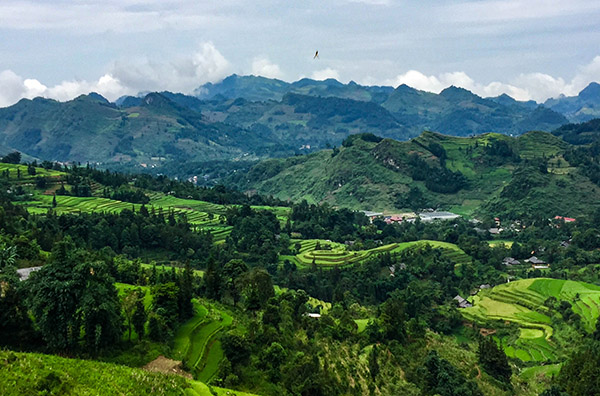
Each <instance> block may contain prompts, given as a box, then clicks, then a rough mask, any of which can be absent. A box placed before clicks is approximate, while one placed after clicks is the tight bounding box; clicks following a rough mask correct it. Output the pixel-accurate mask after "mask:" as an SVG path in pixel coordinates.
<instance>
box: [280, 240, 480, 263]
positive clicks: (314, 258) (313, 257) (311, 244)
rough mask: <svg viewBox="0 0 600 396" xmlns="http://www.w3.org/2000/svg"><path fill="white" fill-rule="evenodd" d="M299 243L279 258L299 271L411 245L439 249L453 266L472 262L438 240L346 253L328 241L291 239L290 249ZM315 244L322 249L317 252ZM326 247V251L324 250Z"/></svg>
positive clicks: (401, 249) (395, 251)
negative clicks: (288, 262)
mask: <svg viewBox="0 0 600 396" xmlns="http://www.w3.org/2000/svg"><path fill="white" fill-rule="evenodd" d="M297 243H300V245H301V248H300V250H299V252H298V254H296V255H282V256H280V257H279V261H280V263H283V262H285V260H289V261H291V262H293V263H295V264H296V265H297V266H298V267H300V268H310V267H311V266H312V265H313V262H314V264H315V265H317V266H318V267H321V268H333V267H344V266H349V265H353V264H356V263H360V262H362V261H364V260H366V259H368V258H370V257H374V256H375V255H377V254H381V253H399V252H401V251H403V250H404V249H407V248H409V247H412V246H419V245H425V244H428V245H430V246H431V247H433V248H439V249H442V251H443V254H444V256H446V257H447V258H448V259H449V260H451V261H452V262H453V263H455V264H457V265H460V264H463V263H466V262H469V261H470V260H471V259H470V258H469V256H467V254H466V253H465V252H463V251H462V250H461V249H460V248H459V247H458V246H456V245H454V244H452V243H447V242H440V241H430V240H420V241H414V242H402V243H392V244H389V245H383V246H379V247H376V248H373V249H368V250H348V249H347V248H346V246H345V245H344V244H342V243H337V242H331V241H327V240H323V239H306V240H291V242H290V249H292V250H295V245H296V244H297ZM317 243H319V244H320V246H321V249H319V250H316V246H317ZM325 247H328V248H325Z"/></svg>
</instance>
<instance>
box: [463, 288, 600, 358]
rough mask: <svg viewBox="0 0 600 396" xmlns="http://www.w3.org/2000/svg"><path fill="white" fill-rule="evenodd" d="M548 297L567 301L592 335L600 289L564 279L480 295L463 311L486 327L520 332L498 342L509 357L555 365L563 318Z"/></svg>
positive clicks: (464, 314)
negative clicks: (557, 321)
mask: <svg viewBox="0 0 600 396" xmlns="http://www.w3.org/2000/svg"><path fill="white" fill-rule="evenodd" d="M549 297H554V298H556V299H557V300H558V301H568V302H570V303H571V304H572V309H573V311H574V312H575V313H577V314H579V315H580V317H581V322H582V325H583V327H584V328H585V329H586V330H587V331H590V332H591V331H593V330H594V328H595V323H596V320H597V319H598V316H599V307H600V287H598V286H595V285H592V284H589V283H584V282H575V281H567V280H561V279H547V278H537V279H524V280H519V281H515V282H511V283H506V284H502V285H498V286H496V287H494V288H492V289H489V290H483V291H480V292H479V294H478V295H477V296H475V297H474V298H473V307H471V308H466V309H463V310H461V313H462V314H463V316H464V317H465V318H466V319H468V320H470V321H473V322H476V323H478V324H479V325H481V326H483V327H491V328H495V327H497V326H496V324H497V323H498V321H501V322H503V323H510V324H513V325H515V326H516V327H517V328H518V333H517V334H515V335H514V336H512V337H500V338H498V341H499V342H500V343H501V345H502V346H503V348H504V350H505V352H506V354H507V355H508V356H509V357H513V358H517V359H520V360H523V361H536V362H543V361H556V360H557V359H558V358H559V357H560V355H561V349H563V348H560V347H559V345H560V344H561V342H562V339H561V338H562V336H561V335H560V334H557V332H556V331H555V329H554V328H553V326H552V317H553V316H556V315H560V314H559V313H558V312H557V311H556V310H554V309H552V308H548V307H547V306H545V305H544V302H545V301H546V299H548V298H549Z"/></svg>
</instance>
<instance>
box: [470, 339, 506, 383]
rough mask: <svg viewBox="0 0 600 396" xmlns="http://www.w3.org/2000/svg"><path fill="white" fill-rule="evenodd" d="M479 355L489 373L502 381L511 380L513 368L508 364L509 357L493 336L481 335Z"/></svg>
mask: <svg viewBox="0 0 600 396" xmlns="http://www.w3.org/2000/svg"><path fill="white" fill-rule="evenodd" d="M477 357H478V358H479V363H481V365H482V366H483V368H484V369H485V371H486V372H487V373H488V374H490V375H491V376H492V377H494V378H496V379H498V380H500V381H504V382H507V383H508V382H510V376H511V374H512V370H511V369H510V366H509V365H508V359H507V358H506V354H505V353H504V351H503V350H502V349H500V348H499V347H498V344H496V341H494V339H493V338H492V337H481V339H480V340H479V349H478V350H477Z"/></svg>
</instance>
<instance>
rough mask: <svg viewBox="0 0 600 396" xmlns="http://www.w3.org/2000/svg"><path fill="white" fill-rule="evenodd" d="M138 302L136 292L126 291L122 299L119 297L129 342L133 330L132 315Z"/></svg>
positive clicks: (132, 290)
mask: <svg viewBox="0 0 600 396" xmlns="http://www.w3.org/2000/svg"><path fill="white" fill-rule="evenodd" d="M137 301H138V292H137V290H134V289H130V290H128V291H127V292H126V293H125V295H124V296H123V297H121V306H122V307H123V315H125V320H126V321H127V331H128V339H129V341H131V330H132V329H133V315H134V314H135V310H136V304H137Z"/></svg>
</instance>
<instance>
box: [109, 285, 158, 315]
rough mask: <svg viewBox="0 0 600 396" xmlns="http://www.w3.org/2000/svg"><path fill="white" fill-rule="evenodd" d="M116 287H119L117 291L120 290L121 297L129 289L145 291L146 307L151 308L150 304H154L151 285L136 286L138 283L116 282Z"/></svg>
mask: <svg viewBox="0 0 600 396" xmlns="http://www.w3.org/2000/svg"><path fill="white" fill-rule="evenodd" d="M115 287H116V288H117V291H118V292H119V297H122V296H124V295H125V293H126V292H127V291H129V290H137V289H140V290H141V291H142V292H143V293H144V307H145V308H146V309H149V308H150V305H152V295H151V294H150V287H149V286H136V285H130V284H128V283H119V282H116V283H115Z"/></svg>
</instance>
